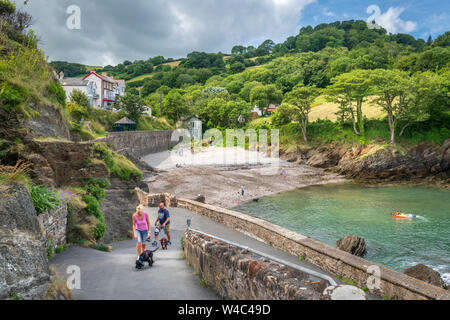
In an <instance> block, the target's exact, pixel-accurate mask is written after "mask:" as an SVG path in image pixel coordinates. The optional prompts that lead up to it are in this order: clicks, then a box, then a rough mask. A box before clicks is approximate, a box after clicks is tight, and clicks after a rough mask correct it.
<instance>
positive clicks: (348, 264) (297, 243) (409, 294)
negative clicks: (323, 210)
mask: <svg viewBox="0 0 450 320" xmlns="http://www.w3.org/2000/svg"><path fill="white" fill-rule="evenodd" d="M136 191H137V193H138V194H139V199H144V202H142V204H144V205H146V202H145V201H146V200H145V199H146V198H147V204H148V198H152V199H154V198H155V195H149V194H147V193H145V192H143V191H142V190H139V189H138V190H136ZM160 196H161V197H162V196H164V198H165V199H166V201H167V199H172V200H168V202H170V203H171V204H172V206H178V207H180V208H185V209H187V210H189V211H192V212H194V213H197V214H199V215H202V216H205V217H208V218H210V219H212V220H214V221H216V222H219V223H221V224H223V225H225V226H227V227H229V228H231V229H235V230H239V231H242V232H245V233H246V234H249V235H252V236H254V237H256V238H257V239H262V240H263V241H265V242H266V243H269V244H271V245H273V246H274V247H276V248H279V249H281V250H283V251H286V252H289V253H290V254H292V255H295V256H298V257H304V258H305V260H306V261H308V262H310V263H312V264H314V265H316V266H318V267H320V268H321V269H323V270H325V271H328V272H331V273H332V274H334V275H336V276H337V275H341V276H342V277H343V278H347V279H350V280H352V281H354V282H355V283H356V284H357V285H358V286H360V287H364V286H367V284H368V282H370V283H372V282H371V280H375V281H379V283H380V286H378V289H371V290H370V291H371V293H373V294H376V295H379V296H381V297H388V298H390V299H402V300H422V299H432V300H434V299H436V300H440V299H444V300H450V293H449V292H448V291H446V290H444V289H441V288H438V287H435V286H433V285H430V284H428V283H426V282H423V281H420V280H417V279H414V278H412V277H409V276H407V275H405V274H402V273H400V272H397V271H394V270H391V269H388V268H386V267H383V266H380V265H377V264H375V263H373V262H370V261H367V260H365V259H362V258H359V257H356V256H353V255H351V254H349V253H346V252H344V251H341V250H339V249H337V248H334V247H331V246H329V245H327V244H324V243H322V242H319V241H317V240H315V239H312V238H308V237H305V236H303V235H301V234H298V233H295V232H292V231H290V230H287V229H285V228H282V227H280V226H277V225H274V224H272V223H270V222H267V221H264V220H261V219H258V218H255V217H251V216H248V215H246V214H243V213H240V212H236V211H232V210H227V209H223V208H219V207H215V206H211V205H207V204H203V203H199V202H196V201H192V200H188V199H182V198H176V201H174V200H175V197H174V196H172V195H167V194H165V195H160ZM168 202H167V203H168ZM373 270H379V274H374V271H373Z"/></svg>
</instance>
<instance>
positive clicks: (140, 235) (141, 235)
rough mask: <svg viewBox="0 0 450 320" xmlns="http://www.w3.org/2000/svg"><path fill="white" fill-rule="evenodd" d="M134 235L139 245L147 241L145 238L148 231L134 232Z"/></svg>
mask: <svg viewBox="0 0 450 320" xmlns="http://www.w3.org/2000/svg"><path fill="white" fill-rule="evenodd" d="M136 235H137V237H138V238H137V241H138V242H139V243H144V241H145V240H147V238H148V230H144V231H141V230H136Z"/></svg>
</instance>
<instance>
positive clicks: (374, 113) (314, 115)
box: [309, 96, 386, 121]
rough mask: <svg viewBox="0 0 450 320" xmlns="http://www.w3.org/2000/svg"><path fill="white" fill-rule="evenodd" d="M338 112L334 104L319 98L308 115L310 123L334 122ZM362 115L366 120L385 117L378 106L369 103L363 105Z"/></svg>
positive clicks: (337, 107)
mask: <svg viewBox="0 0 450 320" xmlns="http://www.w3.org/2000/svg"><path fill="white" fill-rule="evenodd" d="M338 111H339V106H338V105H337V104H335V103H331V102H327V101H326V100H325V97H323V96H322V97H319V98H317V99H316V101H315V106H314V107H313V108H312V110H311V112H310V114H309V120H310V121H316V120H318V119H321V120H331V121H336V120H337V116H336V113H337V112H338ZM362 111H363V114H364V115H365V116H366V117H367V118H368V119H383V118H384V117H385V115H386V113H385V111H384V110H383V109H382V108H381V107H380V106H378V105H375V104H373V103H370V102H365V103H363V107H362Z"/></svg>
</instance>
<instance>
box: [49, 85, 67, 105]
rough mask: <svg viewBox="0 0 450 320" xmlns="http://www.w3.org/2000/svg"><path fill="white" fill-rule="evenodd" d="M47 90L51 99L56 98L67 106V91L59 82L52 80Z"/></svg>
mask: <svg viewBox="0 0 450 320" xmlns="http://www.w3.org/2000/svg"><path fill="white" fill-rule="evenodd" d="M47 91H48V93H49V98H50V99H54V100H55V101H56V102H57V103H59V104H60V105H61V106H65V104H66V92H65V91H64V89H63V87H62V86H61V84H60V83H59V82H51V83H50V84H49V85H48V87H47Z"/></svg>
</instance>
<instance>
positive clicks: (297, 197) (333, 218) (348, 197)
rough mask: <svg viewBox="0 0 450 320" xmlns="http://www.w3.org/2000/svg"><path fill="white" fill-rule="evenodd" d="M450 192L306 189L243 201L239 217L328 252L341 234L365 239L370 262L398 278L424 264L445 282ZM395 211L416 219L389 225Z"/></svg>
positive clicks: (449, 270)
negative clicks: (260, 221)
mask: <svg viewBox="0 0 450 320" xmlns="http://www.w3.org/2000/svg"><path fill="white" fill-rule="evenodd" d="M449 208H450V191H448V190H442V189H437V188H431V187H421V186H420V187H419V186H377V187H366V186H360V185H357V184H353V183H344V184H330V185H325V186H310V187H305V188H301V189H297V190H294V191H287V192H283V193H278V194H274V195H270V196H266V197H263V198H261V199H259V201H258V202H254V201H247V202H245V203H243V204H242V205H241V206H240V207H239V208H234V209H237V210H238V211H240V212H243V213H247V214H249V215H252V216H255V217H258V218H261V219H264V220H267V221H269V222H272V223H274V224H276V225H280V226H282V227H284V228H286V229H289V230H292V231H294V232H297V233H300V234H303V235H305V236H308V237H311V238H314V239H317V240H319V241H322V242H324V243H327V244H329V245H332V246H336V244H335V242H336V241H337V240H338V239H340V238H342V237H344V236H345V235H346V234H354V235H357V236H360V237H363V238H365V239H366V241H367V243H368V253H367V255H366V256H365V257H364V258H365V259H368V260H370V261H374V262H376V263H378V264H381V265H383V266H386V267H388V268H391V269H394V270H396V271H399V272H403V270H405V269H406V268H409V267H411V266H414V265H416V264H419V263H423V264H425V265H427V266H429V267H431V268H433V269H435V270H437V271H439V272H440V274H441V275H442V277H443V279H444V281H445V282H446V283H447V284H448V283H449V280H450V277H449V276H450V209H449ZM396 210H400V211H403V212H407V213H413V214H416V215H417V218H416V219H413V220H402V219H394V218H392V217H391V213H393V212H395V211H396Z"/></svg>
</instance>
